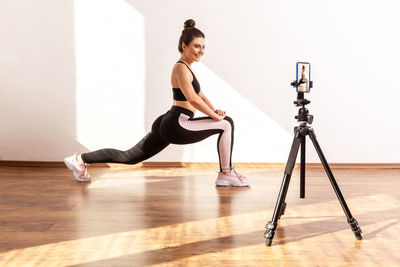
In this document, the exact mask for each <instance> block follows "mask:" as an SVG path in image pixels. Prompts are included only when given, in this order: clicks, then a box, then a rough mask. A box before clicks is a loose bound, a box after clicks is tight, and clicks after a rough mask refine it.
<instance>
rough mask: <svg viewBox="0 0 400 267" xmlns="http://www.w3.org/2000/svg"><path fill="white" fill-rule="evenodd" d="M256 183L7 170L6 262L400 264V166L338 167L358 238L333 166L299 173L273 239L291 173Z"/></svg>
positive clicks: (203, 175)
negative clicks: (269, 231)
mask: <svg viewBox="0 0 400 267" xmlns="http://www.w3.org/2000/svg"><path fill="white" fill-rule="evenodd" d="M239 171H241V172H242V173H243V174H245V175H247V176H248V177H249V178H250V179H251V181H252V187H251V188H224V187H215V186H214V181H215V178H216V176H217V172H216V171H215V170H213V169H210V168H162V169H155V168H136V169H128V168H126V169H109V168H104V167H101V168H100V167H95V166H94V165H92V166H91V167H90V169H89V172H90V174H91V175H92V176H93V181H92V182H91V183H88V184H85V183H78V182H75V181H74V180H73V177H72V175H71V172H70V171H68V170H67V169H66V168H54V167H53V168H49V167H4V166H3V167H0V184H1V187H0V235H1V238H0V266H146V265H151V266H379V265H381V266H400V242H399V241H400V235H399V234H400V224H399V219H400V190H399V188H400V169H360V168H348V169H342V168H334V169H333V173H334V175H335V177H336V180H337V182H338V184H339V186H340V188H341V190H342V193H343V195H344V197H345V199H346V201H347V204H348V206H349V208H350V211H351V212H352V214H353V216H354V217H355V218H356V219H357V220H358V222H359V224H360V226H361V228H362V230H363V238H364V239H363V240H362V241H358V240H356V239H355V237H354V235H353V233H352V231H351V230H350V227H349V225H348V223H347V222H346V217H345V215H344V213H343V210H342V208H341V206H340V204H339V202H338V200H337V198H336V196H335V194H334V192H333V190H332V188H331V185H330V183H329V180H328V178H327V177H326V175H325V173H324V171H323V170H322V169H319V168H312V169H307V177H306V178H307V182H306V198H305V199H300V198H299V179H298V175H299V174H298V170H295V172H294V173H293V177H292V182H291V184H290V188H289V192H288V195H287V204H288V207H287V209H286V213H285V215H284V216H282V218H281V221H280V223H279V226H278V229H277V232H276V235H275V238H274V242H273V243H272V247H266V246H265V238H264V236H263V234H264V230H265V229H264V226H265V224H266V223H267V221H269V220H270V219H271V217H272V214H273V208H274V206H275V202H276V198H277V195H278V192H279V188H280V184H281V181H282V177H283V169H282V168H277V169H273V168H272V169H266V168H263V169H262V168H251V169H250V168H248V169H241V170H239Z"/></svg>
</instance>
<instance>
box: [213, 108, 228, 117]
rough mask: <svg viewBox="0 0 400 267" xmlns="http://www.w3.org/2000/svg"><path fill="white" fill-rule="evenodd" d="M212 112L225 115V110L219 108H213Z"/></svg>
mask: <svg viewBox="0 0 400 267" xmlns="http://www.w3.org/2000/svg"><path fill="white" fill-rule="evenodd" d="M214 112H215V113H217V114H218V115H220V116H225V114H226V112H225V111H223V110H220V109H216V110H214Z"/></svg>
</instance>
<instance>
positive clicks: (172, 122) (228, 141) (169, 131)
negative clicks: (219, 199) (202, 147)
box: [160, 110, 234, 172]
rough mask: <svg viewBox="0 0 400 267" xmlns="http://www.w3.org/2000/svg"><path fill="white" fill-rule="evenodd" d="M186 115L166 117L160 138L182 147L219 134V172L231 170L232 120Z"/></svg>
mask: <svg viewBox="0 0 400 267" xmlns="http://www.w3.org/2000/svg"><path fill="white" fill-rule="evenodd" d="M178 111H179V110H178ZM188 114H189V113H188ZM188 114H184V113H179V112H178V113H177V112H171V113H169V114H168V115H166V117H165V118H164V120H163V122H162V124H161V128H160V130H161V136H162V138H163V139H164V140H167V141H168V142H170V143H172V144H181V145H183V144H192V143H197V142H200V141H202V140H204V139H206V138H207V137H209V136H211V135H214V134H219V137H218V142H217V149H218V155H219V162H220V171H221V172H229V171H230V169H231V168H232V160H231V157H232V149H233V135H234V124H233V120H232V119H231V118H230V117H228V116H227V117H225V119H224V120H221V121H216V120H214V119H212V118H210V117H200V118H192V117H191V116H189V115H188Z"/></svg>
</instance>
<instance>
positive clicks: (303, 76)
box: [296, 62, 311, 93]
mask: <svg viewBox="0 0 400 267" xmlns="http://www.w3.org/2000/svg"><path fill="white" fill-rule="evenodd" d="M296 81H297V84H298V86H297V87H296V91H297V92H298V93H309V92H310V88H311V87H310V81H311V66H310V63H308V62H297V63H296Z"/></svg>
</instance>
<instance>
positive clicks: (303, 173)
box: [300, 136, 306, 198]
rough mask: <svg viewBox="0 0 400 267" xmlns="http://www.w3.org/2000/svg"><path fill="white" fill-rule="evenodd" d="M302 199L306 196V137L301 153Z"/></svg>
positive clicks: (302, 138) (302, 141)
mask: <svg viewBox="0 0 400 267" xmlns="http://www.w3.org/2000/svg"><path fill="white" fill-rule="evenodd" d="M300 153H301V154H300V198H305V194H306V137H305V136H302V137H301V152H300Z"/></svg>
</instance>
